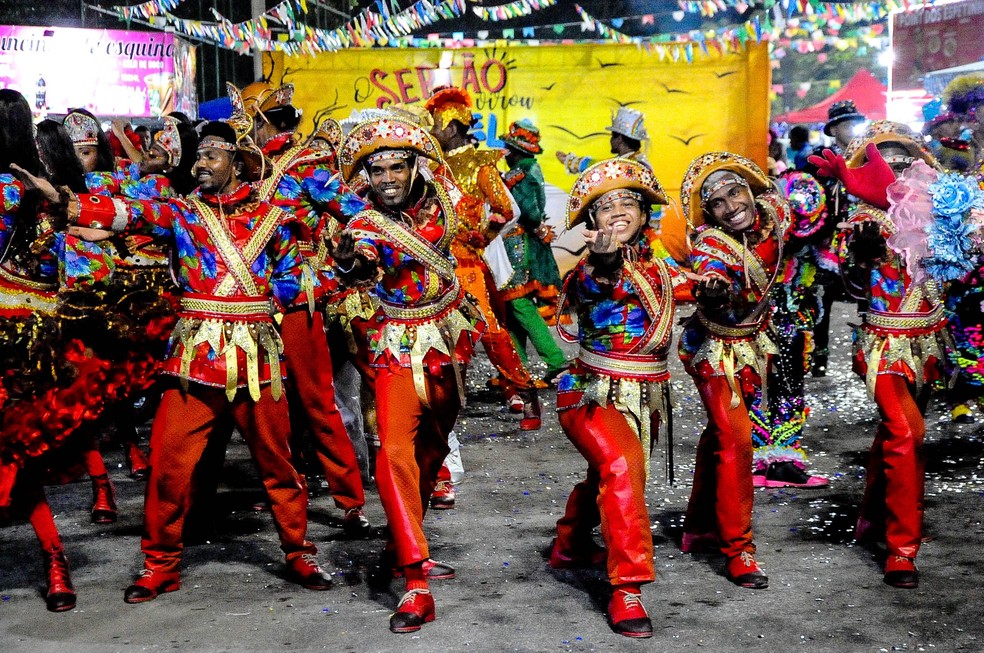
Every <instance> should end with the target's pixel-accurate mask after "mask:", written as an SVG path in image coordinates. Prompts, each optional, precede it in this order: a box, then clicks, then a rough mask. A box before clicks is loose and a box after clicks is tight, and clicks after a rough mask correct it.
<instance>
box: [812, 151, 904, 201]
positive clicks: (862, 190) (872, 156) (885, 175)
mask: <svg viewBox="0 0 984 653" xmlns="http://www.w3.org/2000/svg"><path fill="white" fill-rule="evenodd" d="M864 153H865V155H866V156H867V159H868V160H867V161H866V162H865V164H864V165H863V166H861V167H860V168H848V167H847V162H846V161H844V157H842V156H841V155H840V154H835V153H834V152H833V151H831V150H824V151H823V156H817V155H815V154H814V155H812V156H810V157H809V161H810V163H812V164H813V165H815V166H816V167H817V172H818V173H819V174H820V175H822V176H824V177H836V178H837V179H839V180H840V181H841V183H842V184H844V190H846V191H847V192H848V193H850V194H851V195H854V196H855V197H857V198H859V199H861V200H862V201H864V202H867V203H868V204H871V205H872V206H874V207H877V208H879V209H883V210H884V209H887V208H888V187H889V185H890V184H891V183H892V182H893V181H895V173H894V172H892V168H891V167H889V165H888V164H887V163H886V162H885V159H884V158H882V155H881V152H879V151H878V146H877V145H875V144H874V143H868V146H867V147H865V148H864Z"/></svg>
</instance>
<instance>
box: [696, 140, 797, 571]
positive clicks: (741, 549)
mask: <svg viewBox="0 0 984 653" xmlns="http://www.w3.org/2000/svg"><path fill="white" fill-rule="evenodd" d="M680 193H681V196H682V202H683V210H684V214H685V216H686V217H687V220H688V221H689V223H690V225H691V226H692V227H694V228H696V234H695V237H694V245H693V254H692V256H693V259H692V261H693V263H692V264H693V271H694V272H695V273H696V274H697V275H699V276H700V277H702V279H701V281H700V283H699V286H698V287H697V289H696V292H695V293H694V294H695V296H696V299H697V303H698V308H697V311H696V313H695V314H694V316H693V317H692V318H691V319H690V320H689V322H688V323H687V325H686V327H685V329H684V332H683V335H682V337H681V340H680V358H681V359H682V360H683V363H684V366H685V367H686V369H687V372H688V373H689V374H690V375H691V376H692V377H693V379H694V382H695V383H696V384H697V391H698V393H699V394H700V398H701V401H703V403H704V408H705V409H706V411H707V427H706V428H705V429H704V432H703V433H702V434H701V437H700V441H699V442H698V444H697V461H696V468H695V470H694V486H693V490H692V492H691V495H690V502H689V504H688V505H687V515H686V519H685V521H684V526H683V530H684V533H683V546H682V548H683V550H684V552H687V551H692V550H695V548H696V547H697V546H698V545H699V544H701V543H712V542H713V543H714V544H715V545H717V546H719V547H720V550H721V552H722V553H723V554H724V555H725V556H726V558H727V565H726V568H725V575H726V576H727V578H728V580H730V581H731V582H733V583H735V584H736V585H739V586H741V587H748V588H753V589H763V588H766V587H768V586H769V579H768V577H767V576H766V575H765V573H763V572H762V570H761V569H760V568H759V566H758V564H757V563H756V561H755V555H754V554H755V544H754V542H753V541H752V496H753V492H754V490H753V486H752V423H751V419H750V418H749V414H748V406H749V405H750V403H751V400H752V399H753V398H754V396H755V392H756V390H759V389H761V392H762V403H763V405H766V406H767V405H768V392H767V388H766V387H765V385H764V384H765V380H766V369H767V366H768V360H769V357H770V356H772V355H775V354H777V353H778V350H777V348H776V346H775V343H774V342H773V341H772V340H771V338H770V336H769V333H768V331H767V329H768V327H769V319H770V314H771V311H770V307H769V289H770V288H771V287H772V284H773V283H774V282H775V278H776V275H777V274H778V269H779V264H780V261H781V260H782V250H783V243H784V241H785V240H786V237H787V228H788V225H789V206H788V204H787V203H786V200H785V199H784V198H783V197H782V195H780V194H779V192H778V191H777V190H776V189H775V188H774V187H773V186H772V184H771V183H770V182H769V179H768V178H767V177H766V176H765V174H764V173H763V172H762V171H761V170H760V169H759V167H758V166H757V165H755V164H754V163H753V162H751V161H749V160H748V159H745V158H744V157H741V156H738V155H735V154H731V153H728V152H712V153H710V154H705V155H703V156H700V157H698V158H697V159H695V160H694V161H693V162H692V163H691V164H690V167H689V168H688V170H687V174H686V176H685V177H684V180H683V184H682V186H681V189H680ZM705 221H706V223H705Z"/></svg>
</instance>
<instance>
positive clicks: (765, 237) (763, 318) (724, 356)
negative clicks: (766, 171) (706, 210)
mask: <svg viewBox="0 0 984 653" xmlns="http://www.w3.org/2000/svg"><path fill="white" fill-rule="evenodd" d="M755 203H756V220H755V223H754V225H753V226H752V227H751V228H750V230H749V231H750V232H752V233H755V232H757V233H759V234H762V236H760V237H761V240H760V241H759V242H757V243H756V244H754V245H751V246H746V245H745V241H744V239H743V237H742V236H740V235H739V236H732V235H730V234H728V233H726V232H725V231H723V230H721V229H719V228H717V227H715V226H713V225H710V224H705V225H702V226H701V227H699V228H698V230H697V235H696V237H695V238H694V246H693V251H692V254H691V265H692V268H693V271H694V272H695V273H696V274H697V275H700V276H704V277H711V278H718V279H722V280H724V281H725V282H726V283H727V284H728V286H729V288H730V302H729V303H728V305H727V306H726V307H725V308H724V309H722V310H720V311H716V312H715V313H714V314H713V315H711V314H705V313H704V312H703V311H702V310H701V309H700V308H699V307H698V309H697V311H696V312H695V313H694V315H693V317H692V318H690V319H689V320H688V322H687V325H686V327H685V328H684V331H683V334H682V335H681V339H680V358H681V360H682V361H683V363H684V365H685V366H686V367H687V371H688V372H689V373H690V374H692V375H694V376H696V377H697V378H704V377H710V376H726V377H728V378H729V379H731V380H732V382H733V383H734V384H733V386H732V390H734V391H735V394H736V396H737V394H738V392H737V390H738V388H737V381H736V380H735V379H736V376H738V375H744V374H745V372H744V370H745V369H746V368H748V370H749V371H751V372H754V373H755V374H757V375H758V377H759V379H760V380H762V381H764V379H765V371H766V370H765V368H766V363H767V361H768V356H769V355H772V354H776V353H778V349H777V348H776V346H775V343H774V342H773V341H772V339H771V337H770V336H769V333H768V327H769V322H770V314H771V310H770V306H769V297H768V295H769V291H770V289H771V288H772V286H773V284H774V283H775V281H776V277H777V275H778V274H779V272H780V269H779V268H780V262H781V259H782V253H783V245H784V243H785V241H786V239H787V238H788V229H789V220H790V213H789V204H788V203H787V202H786V200H785V199H783V198H782V196H781V195H779V194H778V193H777V192H773V191H770V192H766V193H762V194H761V195H759V196H757V197H756V198H755Z"/></svg>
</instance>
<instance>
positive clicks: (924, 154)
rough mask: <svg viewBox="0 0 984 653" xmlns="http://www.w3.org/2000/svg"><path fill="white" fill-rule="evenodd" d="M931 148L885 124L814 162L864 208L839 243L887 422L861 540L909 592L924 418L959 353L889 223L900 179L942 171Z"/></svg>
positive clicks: (861, 341) (873, 453)
mask: <svg viewBox="0 0 984 653" xmlns="http://www.w3.org/2000/svg"><path fill="white" fill-rule="evenodd" d="M921 141H922V139H921V138H920V137H919V135H917V134H915V133H914V132H913V131H912V130H910V129H909V128H908V127H907V126H906V125H903V124H900V123H895V122H891V121H887V120H881V121H876V122H873V123H871V124H870V125H868V127H867V128H866V129H865V131H864V133H863V134H862V135H861V136H858V137H857V138H856V139H854V141H852V142H851V145H850V146H849V147H848V149H847V151H846V152H845V153H844V156H840V155H838V154H835V153H834V152H832V151H830V150H827V151H825V152H824V153H823V157H818V156H814V157H811V161H812V162H813V163H814V164H815V165H816V166H817V167H818V169H819V172H820V174H824V175H827V176H836V177H837V178H838V179H840V181H841V182H842V183H843V184H844V188H845V189H846V190H847V192H848V193H850V194H851V195H854V196H855V197H857V198H859V200H860V201H859V202H858V204H857V205H856V206H855V207H854V208H853V209H852V211H851V215H850V219H849V220H848V224H847V225H846V228H845V229H843V230H841V231H840V232H839V233H838V234H837V239H836V240H835V247H836V251H837V252H838V254H839V255H840V259H841V269H842V270H843V273H844V276H845V281H846V284H847V288H848V291H849V292H850V293H851V294H852V295H854V296H855V297H856V298H857V299H859V300H863V301H864V302H865V305H866V307H867V308H866V310H865V311H864V312H863V313H862V323H861V325H860V326H859V327H857V329H856V331H855V334H854V370H855V372H857V373H858V374H860V375H861V376H862V377H864V378H865V381H866V385H867V387H868V395H869V396H870V397H872V398H873V399H874V401H875V403H876V404H877V406H878V413H879V415H880V417H881V421H880V423H879V425H878V429H877V431H876V433H875V440H874V442H873V443H872V445H871V450H870V452H869V457H868V464H867V469H866V473H865V492H864V497H863V498H862V501H861V512H860V515H859V517H858V523H857V528H856V529H855V538H856V539H857V540H858V541H860V542H864V543H872V542H877V541H879V540H883V541H884V542H885V545H886V547H887V553H888V557H887V559H886V561H885V576H884V580H885V582H886V583H888V584H889V585H893V586H895V587H901V588H907V589H908V588H915V587H917V586H918V585H919V572H918V571H917V569H916V565H915V559H916V554H917V553H918V551H919V545H920V542H921V539H922V519H923V495H924V492H925V487H924V484H925V479H924V471H925V470H924V468H925V458H924V454H923V439H924V437H925V433H926V425H925V420H924V417H923V416H924V414H925V410H926V405H927V402H928V400H929V390H930V382H932V381H934V380H936V379H938V378H940V376H941V364H942V362H943V361H945V360H946V350H947V348H948V347H950V346H952V341H950V339H949V333H948V331H947V330H946V316H945V313H944V309H943V302H942V297H941V293H940V289H939V286H938V285H937V283H936V282H935V281H934V280H933V279H928V280H922V281H917V278H916V276H917V272H918V271H916V270H910V269H909V266H908V265H907V263H906V258H907V256H906V255H905V254H904V252H900V251H896V244H895V243H892V246H891V247H886V240H887V239H890V238H891V237H892V236H893V235H894V234H895V233H896V229H897V227H896V225H895V223H894V222H893V220H892V219H891V218H890V217H889V214H888V210H889V208H890V206H891V203H890V201H889V196H888V188H889V186H890V185H892V184H893V182H895V181H896V179H897V177H903V180H904V179H906V177H905V176H904V175H905V173H907V172H908V171H909V169H910V168H912V169H913V170H916V167H917V164H918V165H919V166H920V167H924V168H925V169H926V170H927V171H930V172H931V171H932V170H933V169H935V168H936V167H937V164H936V160H935V159H934V158H933V156H932V155H931V154H930V153H929V152H928V151H927V150H926V148H925V147H924V146H923V145H922V142H921ZM934 202H935V198H934ZM920 236H921V238H923V239H924V238H925V236H924V235H922V234H921V233H920ZM889 242H892V241H889Z"/></svg>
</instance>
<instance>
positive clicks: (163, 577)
mask: <svg viewBox="0 0 984 653" xmlns="http://www.w3.org/2000/svg"><path fill="white" fill-rule="evenodd" d="M178 589H181V574H180V573H178V572H176V571H155V570H153V569H146V568H145V569H144V570H143V571H141V572H140V578H138V579H137V580H135V581H134V582H133V585H130V586H129V587H127V588H126V591H125V592H124V593H123V600H124V601H126V602H127V603H144V602H145V601H153V600H154V599H156V598H157V595H158V594H164V593H165V592H173V591H175V590H178Z"/></svg>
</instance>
